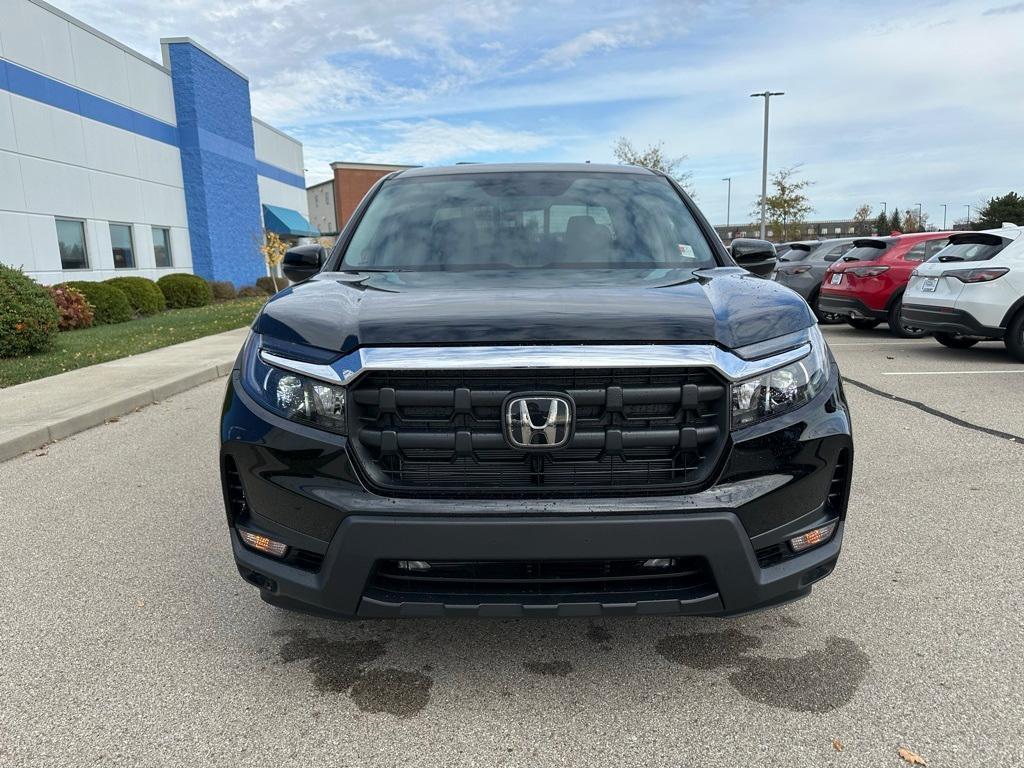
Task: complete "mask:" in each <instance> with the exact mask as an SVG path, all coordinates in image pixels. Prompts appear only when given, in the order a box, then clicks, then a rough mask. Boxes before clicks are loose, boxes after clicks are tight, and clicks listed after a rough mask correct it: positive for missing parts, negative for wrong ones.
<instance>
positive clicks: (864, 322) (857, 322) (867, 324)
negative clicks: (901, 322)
mask: <svg viewBox="0 0 1024 768" xmlns="http://www.w3.org/2000/svg"><path fill="white" fill-rule="evenodd" d="M846 322H848V323H849V324H850V325H852V326H853V327H854V328H856V329H857V330H858V331H870V330H871V329H872V328H875V327H877V326H878V324H879V323H880V322H882V321H881V320H868V319H867V318H866V317H848V318H846Z"/></svg>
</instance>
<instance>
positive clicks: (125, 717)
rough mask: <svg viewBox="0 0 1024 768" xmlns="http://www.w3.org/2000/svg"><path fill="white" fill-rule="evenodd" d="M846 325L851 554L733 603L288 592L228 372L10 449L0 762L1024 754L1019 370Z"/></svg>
mask: <svg viewBox="0 0 1024 768" xmlns="http://www.w3.org/2000/svg"><path fill="white" fill-rule="evenodd" d="M826 336H827V337H828V338H829V340H830V343H831V344H832V345H833V350H834V352H835V354H836V356H837V357H838V358H839V361H840V364H841V365H842V367H843V373H844V375H845V376H846V377H847V379H848V380H849V383H848V386H847V394H848V397H849V399H850V402H851V405H852V408H853V415H854V427H855V439H856V452H857V453H856V462H855V465H856V467H855V478H854V486H853V498H852V500H851V504H850V516H849V522H848V526H847V533H846V541H845V546H844V554H843V557H842V558H841V559H840V564H839V567H838V568H837V570H836V572H835V573H834V575H832V576H831V577H829V578H828V579H826V580H825V581H824V582H822V583H821V584H820V585H819V586H818V587H816V588H815V591H814V593H813V594H812V595H811V596H810V597H809V598H808V599H806V600H803V601H801V602H799V603H795V604H792V605H789V606H785V607H782V608H776V609H773V610H770V611H767V612H764V613H760V614H757V615H752V616H747V617H742V618H738V619H728V620H703V619H701V620H694V619H679V618H675V619H670V618H639V619H638V618H621V619H606V620H596V621H590V620H508V621H487V620H429V621H416V620H412V621H397V622H396V621H366V622H335V621H328V620H323V619H316V618H311V617H306V616H299V615H294V614H289V613H285V612H282V611H280V610H278V609H275V608H271V607H269V606H266V605H264V604H263V603H262V602H260V601H259V600H258V599H257V596H256V593H255V591H254V590H253V589H252V588H250V587H248V586H246V585H245V584H244V583H243V582H242V581H241V580H240V579H239V578H238V575H237V573H236V571H235V568H234V565H233V563H232V561H231V555H230V549H229V546H228V541H227V537H226V535H225V531H224V515H223V510H222V505H221V499H220V490H219V481H218V476H217V469H216V461H215V455H216V429H215V424H216V420H217V416H218V410H219V406H220V399H221V395H222V391H223V381H217V382H213V383H210V384H205V385H203V386H201V387H199V388H197V389H194V390H191V391H189V392H186V393H184V394H181V395H177V396H175V397H173V398H171V399H169V400H166V401H164V402H161V403H158V404H157V405H154V406H151V407H149V408H145V409H143V410H141V411H139V412H137V413H135V414H132V415H130V416H127V417H124V418H122V419H120V420H118V421H116V422H113V423H108V424H106V425H104V426H101V427H97V428H95V429H92V430H89V431H87V432H83V433H81V434H78V435H76V436H73V437H71V438H68V439H67V440H64V441H61V442H58V443H55V444H52V445H50V446H49V447H48V448H46V449H43V450H40V451H36V452H33V453H30V454H27V455H25V456H22V457H20V458H17V459H14V460H11V461H9V462H6V463H3V464H0V520H2V525H0V547H2V551H3V561H2V562H3V567H2V578H0V605H2V610H0V765H5V766H6V765H13V766H21V765H25V766H28V765H32V766H61V765H75V766H79V765H143V766H156V765H175V766H179V765H246V766H261V765H267V766H279V765H315V766H319V765H332V766H377V765H380V766H396V765H401V766H403V767H404V768H413V767H418V766H429V767H430V768H437V766H449V765H479V766H497V765H508V766H517V765H525V766H538V765H585V766H604V765H615V766H620V765H622V766H632V765H638V766H639V765H644V766H650V765H658V766H739V765H742V766H754V765H756V766H787V767H789V766H811V765H814V766H818V765H847V766H884V765H894V766H898V765H901V764H904V765H905V763H901V761H900V758H899V756H898V755H897V749H898V748H900V747H901V746H905V747H908V748H910V749H912V750H914V751H915V752H917V753H919V754H921V755H923V756H924V757H925V758H926V759H927V761H928V765H929V766H958V767H960V766H974V765H1021V764H1024V744H1022V742H1021V738H1020V724H1021V722H1022V721H1024V664H1022V663H1021V658H1024V597H1022V589H1021V584H1024V563H1022V560H1021V558H1020V551H1021V542H1022V533H1021V530H1022V527H1024V504H1022V502H1021V499H1022V498H1024V407H1022V403H1024V398H1022V393H1024V366H1022V365H1020V364H1019V363H1015V362H1013V361H1012V360H1011V358H1010V357H1009V355H1008V354H1007V353H1006V352H1005V350H1004V348H1003V347H1002V345H1001V344H983V345H980V346H979V347H976V348H975V349H972V350H948V349H945V348H944V347H941V346H939V345H938V344H937V343H936V342H934V341H932V340H930V339H925V340H920V341H903V340H898V339H895V338H894V337H892V336H890V335H889V334H888V333H887V332H886V331H885V328H884V326H883V327H882V328H880V329H878V330H875V331H871V332H859V331H854V330H852V329H849V328H846V327H845V326H843V327H834V328H828V329H826ZM894 398H895V399H894Z"/></svg>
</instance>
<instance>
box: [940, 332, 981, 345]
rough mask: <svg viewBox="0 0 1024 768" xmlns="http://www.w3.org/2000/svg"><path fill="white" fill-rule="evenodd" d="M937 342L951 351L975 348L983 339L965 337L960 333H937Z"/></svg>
mask: <svg viewBox="0 0 1024 768" xmlns="http://www.w3.org/2000/svg"><path fill="white" fill-rule="evenodd" d="M934 335H935V340H936V341H937V342H939V344H942V345H943V346H945V347H949V348H950V349H967V348H968V347H973V346H974V345H975V344H977V343H978V342H979V341H981V339H976V338H974V337H973V336H963V335H961V334H959V333H936V334H934Z"/></svg>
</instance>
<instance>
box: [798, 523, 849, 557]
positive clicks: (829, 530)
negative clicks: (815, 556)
mask: <svg viewBox="0 0 1024 768" xmlns="http://www.w3.org/2000/svg"><path fill="white" fill-rule="evenodd" d="M837 525H839V521H838V520H833V521H832V522H831V523H826V524H825V525H823V526H821V527H820V528H814V529H813V530H810V531H807V532H806V533H802V534H800V535H799V536H797V537H795V538H792V539H790V540H789V546H791V547H792V548H793V551H794V552H803V551H804V550H805V549H810V548H811V547H816V546H818V545H819V544H824V543H825V542H826V541H828V540H829V539H831V538H832V534H833V533H835V532H836V526H837Z"/></svg>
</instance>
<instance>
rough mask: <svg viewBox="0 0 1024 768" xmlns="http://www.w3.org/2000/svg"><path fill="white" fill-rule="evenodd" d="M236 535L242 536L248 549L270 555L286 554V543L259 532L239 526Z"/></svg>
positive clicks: (282, 555)
mask: <svg viewBox="0 0 1024 768" xmlns="http://www.w3.org/2000/svg"><path fill="white" fill-rule="evenodd" d="M238 535H239V536H241V537H242V541H243V542H244V543H245V546H247V547H249V549H255V550H256V551H257V552H262V553H263V554H265V555H270V556H271V557H284V556H285V555H286V554H288V545H287V544H282V543H281V542H280V541H274V540H273V539H271V538H269V537H267V536H264V535H263V534H261V533H253V532H252V531H247V530H245V529H244V528H239V529H238Z"/></svg>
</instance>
